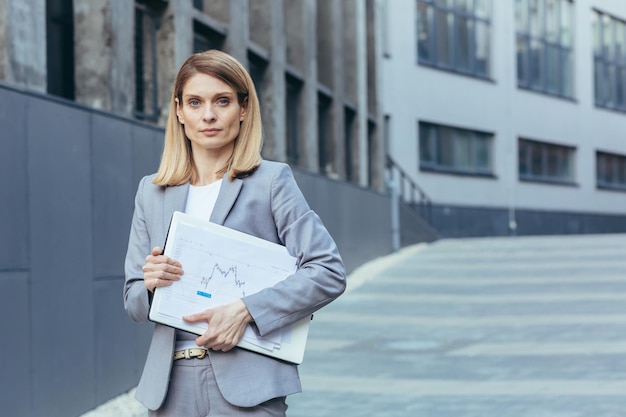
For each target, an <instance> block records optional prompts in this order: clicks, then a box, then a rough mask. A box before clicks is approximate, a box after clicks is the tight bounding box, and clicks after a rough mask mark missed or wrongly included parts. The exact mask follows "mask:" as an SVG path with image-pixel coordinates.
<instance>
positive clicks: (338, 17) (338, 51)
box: [329, 1, 347, 179]
mask: <svg viewBox="0 0 626 417" xmlns="http://www.w3.org/2000/svg"><path fill="white" fill-rule="evenodd" d="M331 7H332V13H331V16H332V25H331V31H332V35H331V36H332V40H333V42H332V54H331V59H332V69H333V74H332V78H333V87H332V90H333V103H332V126H331V135H330V140H331V141H332V144H331V146H330V152H331V155H330V158H329V159H330V160H331V161H332V168H333V171H334V172H332V173H329V174H331V175H332V174H334V175H337V176H338V177H339V178H341V179H345V178H346V166H345V160H346V158H345V155H346V153H345V152H346V150H345V132H346V128H345V110H344V107H345V101H346V97H345V90H346V88H345V76H344V74H345V71H346V68H345V50H344V37H343V30H342V27H343V24H344V18H347V16H344V13H343V2H341V1H334V2H332V6H331Z"/></svg>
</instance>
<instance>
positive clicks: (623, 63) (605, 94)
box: [592, 10, 626, 111]
mask: <svg viewBox="0 0 626 417" xmlns="http://www.w3.org/2000/svg"><path fill="white" fill-rule="evenodd" d="M592 22H593V63H594V79H595V101H596V105H597V106H599V107H604V108H607V109H613V110H619V111H626V90H625V89H626V23H625V22H624V21H621V20H618V19H615V18H613V17H611V16H609V15H606V14H604V13H601V12H598V11H595V10H593V11H592Z"/></svg>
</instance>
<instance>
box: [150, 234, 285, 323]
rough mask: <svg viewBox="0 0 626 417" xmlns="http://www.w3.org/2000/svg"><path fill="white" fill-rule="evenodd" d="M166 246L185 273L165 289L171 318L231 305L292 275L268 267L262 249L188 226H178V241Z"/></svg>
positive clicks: (166, 310) (164, 308)
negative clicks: (222, 238)
mask: <svg viewBox="0 0 626 417" xmlns="http://www.w3.org/2000/svg"><path fill="white" fill-rule="evenodd" d="M226 242H228V243H227V244H226ZM167 245H170V246H169V251H168V252H169V255H168V256H170V257H171V258H173V259H176V260H178V261H179V262H180V263H181V265H182V268H183V271H184V273H183V276H182V277H181V279H180V280H179V281H175V282H174V283H173V284H172V285H170V286H169V287H164V288H163V290H164V293H163V300H164V301H165V303H162V306H161V308H160V309H161V313H164V314H168V315H170V314H171V315H172V316H174V315H176V316H178V317H180V314H181V313H182V314H183V315H187V314H192V313H197V312H199V311H202V310H205V309H207V308H213V307H217V306H219V305H223V304H228V303H230V302H233V301H235V300H237V299H240V298H243V297H245V296H247V295H251V294H254V293H256V292H259V291H261V290H262V289H264V288H266V287H268V286H271V285H273V284H275V283H277V282H279V281H281V280H282V279H284V278H285V276H286V275H288V274H289V272H290V271H289V270H288V269H286V268H285V267H282V266H281V265H277V266H268V264H267V261H266V260H267V259H268V257H270V256H271V255H270V254H268V253H267V251H268V250H267V249H265V248H263V247H252V248H251V247H250V245H249V244H245V243H243V242H237V241H232V240H227V239H224V240H221V239H220V238H219V236H217V237H216V236H215V235H211V234H210V233H208V232H206V231H203V230H202V229H198V228H196V227H192V226H190V225H186V224H180V223H179V224H178V225H177V229H176V238H175V239H174V240H173V241H170V240H169V239H168V242H167ZM292 267H293V266H292Z"/></svg>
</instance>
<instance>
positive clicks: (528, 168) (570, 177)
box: [518, 139, 575, 184]
mask: <svg viewBox="0 0 626 417" xmlns="http://www.w3.org/2000/svg"><path fill="white" fill-rule="evenodd" d="M574 155H575V148H573V147H570V146H563V145H555V144H551V143H545V142H538V141H534V140H528V139H520V140H519V142H518V173H519V178H520V179H521V180H524V181H538V182H551V183H560V184H573V183H574V170H573V167H574Z"/></svg>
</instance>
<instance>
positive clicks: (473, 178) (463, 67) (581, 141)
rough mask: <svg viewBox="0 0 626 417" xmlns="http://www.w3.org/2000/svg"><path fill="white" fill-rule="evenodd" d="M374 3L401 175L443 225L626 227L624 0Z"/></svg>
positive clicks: (477, 228) (484, 229) (557, 229)
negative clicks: (430, 206) (378, 22)
mask: <svg viewBox="0 0 626 417" xmlns="http://www.w3.org/2000/svg"><path fill="white" fill-rule="evenodd" d="M378 7H379V9H380V11H381V13H380V16H381V22H380V26H381V39H382V41H381V48H380V53H381V59H382V64H381V79H382V80H384V83H383V84H382V86H383V88H382V89H381V103H382V111H383V113H384V124H385V127H384V131H385V132H386V134H385V135H386V136H387V138H386V140H387V148H388V152H389V156H390V161H392V162H391V164H392V165H393V166H395V167H397V170H396V172H395V173H394V181H395V182H396V184H398V187H399V188H401V189H404V190H405V193H407V192H408V190H410V189H411V187H410V183H411V182H412V183H414V184H416V185H418V186H419V188H420V189H421V190H422V192H423V193H424V198H427V199H428V200H429V201H431V202H432V208H431V222H432V223H433V225H434V227H435V228H436V229H437V230H438V231H439V232H440V233H441V234H442V235H443V236H468V235H487V234H489V235H505V234H537V233H588V232H624V231H626V90H625V88H626V3H625V2H623V1H620V0H505V1H491V0H398V1H379V2H378ZM398 172H400V173H401V174H402V175H404V176H402V175H401V174H399V173H398Z"/></svg>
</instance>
